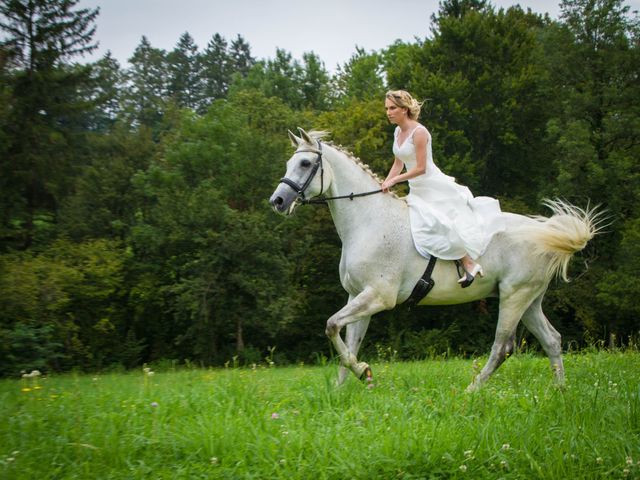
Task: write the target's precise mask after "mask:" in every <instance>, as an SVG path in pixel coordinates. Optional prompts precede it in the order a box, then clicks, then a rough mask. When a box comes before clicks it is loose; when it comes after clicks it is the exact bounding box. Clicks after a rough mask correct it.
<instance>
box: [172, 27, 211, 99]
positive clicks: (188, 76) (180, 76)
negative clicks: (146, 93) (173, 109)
mask: <svg viewBox="0 0 640 480" xmlns="http://www.w3.org/2000/svg"><path fill="white" fill-rule="evenodd" d="M167 64H168V67H169V82H168V86H167V87H168V88H167V90H168V92H167V93H168V94H169V96H171V97H172V98H173V100H174V101H175V102H176V104H177V105H178V106H179V107H181V108H190V109H191V110H198V109H199V108H200V105H201V102H202V72H201V64H200V55H199V54H198V46H197V45H196V44H195V42H194V41H193V38H192V37H191V35H189V33H188V32H185V33H183V34H182V35H181V36H180V40H178V44H177V45H176V47H175V48H174V49H173V51H171V52H170V53H169V55H167Z"/></svg>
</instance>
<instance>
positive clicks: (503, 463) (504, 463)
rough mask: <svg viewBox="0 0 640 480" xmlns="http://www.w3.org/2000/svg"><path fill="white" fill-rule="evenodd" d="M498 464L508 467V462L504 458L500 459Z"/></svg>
mask: <svg viewBox="0 0 640 480" xmlns="http://www.w3.org/2000/svg"><path fill="white" fill-rule="evenodd" d="M500 466H501V467H502V468H509V463H508V462H507V461H506V460H502V461H501V462H500Z"/></svg>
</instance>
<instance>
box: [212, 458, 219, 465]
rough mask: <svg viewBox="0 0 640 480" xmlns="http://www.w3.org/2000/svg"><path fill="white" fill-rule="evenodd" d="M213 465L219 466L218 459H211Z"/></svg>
mask: <svg viewBox="0 0 640 480" xmlns="http://www.w3.org/2000/svg"><path fill="white" fill-rule="evenodd" d="M211 465H218V457H211Z"/></svg>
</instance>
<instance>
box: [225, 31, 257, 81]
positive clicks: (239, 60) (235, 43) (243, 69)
mask: <svg viewBox="0 0 640 480" xmlns="http://www.w3.org/2000/svg"><path fill="white" fill-rule="evenodd" d="M229 57H230V59H231V62H230V63H231V70H232V71H233V72H234V73H237V74H239V75H240V76H241V77H246V76H247V75H248V74H249V71H250V70H251V67H253V65H254V64H255V63H256V60H255V59H254V58H253V57H252V56H251V47H250V46H249V44H248V43H247V42H246V41H245V39H244V38H243V37H242V35H238V36H237V37H236V39H235V40H232V41H231V47H230V48H229Z"/></svg>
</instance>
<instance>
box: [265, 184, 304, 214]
mask: <svg viewBox="0 0 640 480" xmlns="http://www.w3.org/2000/svg"><path fill="white" fill-rule="evenodd" d="M297 198H298V196H297V194H296V193H295V192H294V191H293V190H292V189H291V188H288V187H287V188H284V189H283V188H282V185H281V186H279V187H278V188H276V190H275V192H273V195H271V198H270V199H269V204H271V207H273V209H274V210H275V211H276V212H278V213H282V214H284V215H289V214H290V213H291V212H292V211H293V208H294V206H295V202H296V199H297Z"/></svg>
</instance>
